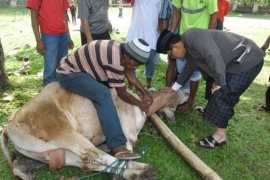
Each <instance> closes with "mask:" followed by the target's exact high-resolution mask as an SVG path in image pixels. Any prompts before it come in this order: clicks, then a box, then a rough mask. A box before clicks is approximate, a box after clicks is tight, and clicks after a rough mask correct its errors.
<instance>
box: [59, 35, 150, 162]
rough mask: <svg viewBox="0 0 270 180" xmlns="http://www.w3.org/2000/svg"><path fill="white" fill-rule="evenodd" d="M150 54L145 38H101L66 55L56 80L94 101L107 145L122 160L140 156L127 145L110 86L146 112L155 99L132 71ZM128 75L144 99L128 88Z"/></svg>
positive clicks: (127, 100)
mask: <svg viewBox="0 0 270 180" xmlns="http://www.w3.org/2000/svg"><path fill="white" fill-rule="evenodd" d="M149 56H150V47H149V45H148V44H147V43H146V42H145V41H144V40H142V39H134V40H132V41H130V42H127V43H120V42H118V41H113V40H98V41H91V42H90V43H88V44H85V45H84V46H82V47H81V48H79V49H78V50H76V51H75V53H74V54H71V55H68V56H66V57H64V58H63V59H62V60H61V61H60V65H59V68H58V69H57V79H58V81H59V82H60V84H61V86H62V87H63V88H65V89H67V90H70V91H72V92H73V93H76V94H79V95H81V96H84V97H86V98H88V99H90V100H91V101H92V102H93V105H94V106H95V108H96V111H97V114H98V117H99V121H100V124H101V127H102V130H103V132H104V135H105V138H106V142H107V145H108V147H109V148H110V149H111V150H112V153H113V154H114V156H115V157H117V158H119V159H137V158H139V156H138V155H137V154H133V153H131V152H130V151H128V150H127V148H126V146H125V144H126V141H127V140H126V137H125V135H124V133H123V131H122V128H121V125H120V121H119V117H118V115H117V111H116V108H115V106H114V103H113V100H112V97H111V94H110V90H109V88H115V89H116V92H117V95H118V96H119V97H120V98H121V99H123V100H124V101H126V102H127V103H129V104H132V105H136V106H138V107H139V108H140V109H141V110H142V111H144V112H147V111H148V110H149V107H150V105H151V104H152V102H153V99H152V97H151V96H150V95H149V93H148V92H147V91H146V90H145V89H144V88H143V86H142V85H141V84H140V82H139V81H138V80H137V78H136V76H135V75H134V74H133V73H132V71H134V70H135V69H136V68H137V67H138V66H139V65H141V64H145V63H147V62H148V60H149ZM125 78H127V80H128V81H129V83H131V84H132V85H133V86H135V87H136V88H137V89H138V90H140V91H141V93H142V95H143V99H142V100H141V101H140V100H138V99H136V98H135V97H134V96H132V95H131V94H130V93H128V92H127V91H126V85H125Z"/></svg>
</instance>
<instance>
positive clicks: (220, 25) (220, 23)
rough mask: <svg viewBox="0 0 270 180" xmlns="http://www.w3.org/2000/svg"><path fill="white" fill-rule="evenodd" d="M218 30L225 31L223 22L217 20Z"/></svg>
mask: <svg viewBox="0 0 270 180" xmlns="http://www.w3.org/2000/svg"><path fill="white" fill-rule="evenodd" d="M216 29H217V30H223V21H220V20H217V27H216Z"/></svg>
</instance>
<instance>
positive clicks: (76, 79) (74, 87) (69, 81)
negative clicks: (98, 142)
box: [56, 72, 127, 149]
mask: <svg viewBox="0 0 270 180" xmlns="http://www.w3.org/2000/svg"><path fill="white" fill-rule="evenodd" d="M56 74H57V80H58V81H59V83H60V84H61V86H62V87H63V88H65V89H67V90H69V91H71V92H73V93H76V94H79V95H81V96H83V97H85V98H88V99H89V100H91V101H92V103H93V105H94V106H95V109H96V111H97V115H98V118H99V122H100V125H101V128H102V130H103V133H104V135H105V138H106V143H107V145H108V147H109V148H110V149H113V148H115V147H118V146H121V145H125V144H126V142H127V140H126V137H125V135H124V133H123V131H122V127H121V124H120V120H119V117H118V114H117V110H116V108H115V105H114V103H113V99H112V96H111V92H110V89H109V88H108V87H106V86H104V85H103V84H101V83H99V82H97V81H96V80H95V79H94V78H92V77H91V76H90V75H89V74H86V73H82V72H76V73H70V74H60V73H56Z"/></svg>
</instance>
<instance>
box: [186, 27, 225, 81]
mask: <svg viewBox="0 0 270 180" xmlns="http://www.w3.org/2000/svg"><path fill="white" fill-rule="evenodd" d="M189 35H190V36H189V38H190V39H192V42H191V47H192V49H194V50H196V52H198V54H200V56H201V59H202V60H204V61H205V64H207V66H208V67H209V69H210V71H211V72H212V73H213V79H214V81H215V83H216V84H217V85H218V86H223V85H225V84H226V81H225V77H226V64H225V63H224V60H223V57H222V56H221V52H220V50H219V48H218V46H217V44H216V42H215V41H214V39H213V37H212V36H211V35H210V34H209V33H208V31H204V32H203V33H197V34H196V32H195V34H194V33H192V34H189ZM194 36H195V37H194ZM198 36H199V37H198ZM202 71H203V70H202Z"/></svg>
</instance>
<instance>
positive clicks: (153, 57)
mask: <svg viewBox="0 0 270 180" xmlns="http://www.w3.org/2000/svg"><path fill="white" fill-rule="evenodd" d="M157 57H158V56H157V52H156V50H153V49H151V51H150V57H149V61H148V62H147V63H146V64H145V72H144V75H145V76H146V77H147V78H152V77H153V76H154V73H155V68H156V61H157Z"/></svg>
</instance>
